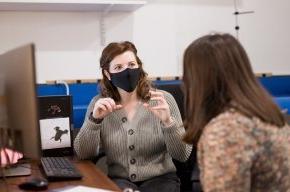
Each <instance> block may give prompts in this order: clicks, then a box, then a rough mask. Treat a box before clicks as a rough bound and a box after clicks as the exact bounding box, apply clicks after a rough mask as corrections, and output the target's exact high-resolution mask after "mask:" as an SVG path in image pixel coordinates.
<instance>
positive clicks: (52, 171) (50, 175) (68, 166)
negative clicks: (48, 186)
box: [40, 157, 82, 181]
mask: <svg viewBox="0 0 290 192" xmlns="http://www.w3.org/2000/svg"><path fill="white" fill-rule="evenodd" d="M40 160H41V165H42V167H43V170H44V174H45V176H46V177H47V179H48V180H49V181H60V180H78V179H81V178H82V175H81V174H80V172H79V171H78V170H77V169H76V167H75V166H74V165H73V164H72V162H71V161H70V160H68V159H67V158H66V157H41V159H40Z"/></svg>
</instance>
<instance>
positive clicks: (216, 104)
mask: <svg viewBox="0 0 290 192" xmlns="http://www.w3.org/2000/svg"><path fill="white" fill-rule="evenodd" d="M183 83H184V96H185V106H186V107H185V119H186V120H185V127H186V128H187V132H186V135H185V137H184V141H185V142H187V143H193V144H197V142H198V140H199V138H200V136H201V134H202V131H203V128H204V127H205V126H206V124H207V123H208V122H209V121H210V120H211V119H212V118H214V117H215V116H217V115H218V114H220V113H221V112H223V111H224V110H225V109H226V108H227V107H230V104H231V103H233V102H234V103H236V105H235V107H236V108H237V110H238V111H239V112H241V113H243V114H244V115H246V116H248V117H258V118H260V119H261V120H262V121H264V122H267V123H270V124H273V125H276V126H278V127H282V126H283V125H285V120H284V117H283V115H282V114H281V112H280V110H279V108H278V106H277V105H276V104H274V102H273V101H272V99H271V96H270V95H269V94H268V93H267V92H266V91H265V90H264V88H262V86H261V85H260V83H259V82H258V80H257V78H256V77H255V75H254V73H253V70H252V68H251V64H250V61H249V58H248V56H247V53H246V52H245V50H244V48H243V47H242V45H241V44H240V43H239V41H238V40H236V39H235V38H234V37H233V36H232V35H230V34H214V35H206V36H203V37H201V38H199V39H197V40H196V41H194V42H193V43H192V44H190V45H189V46H188V47H187V49H186V50H185V53H184V58H183Z"/></svg>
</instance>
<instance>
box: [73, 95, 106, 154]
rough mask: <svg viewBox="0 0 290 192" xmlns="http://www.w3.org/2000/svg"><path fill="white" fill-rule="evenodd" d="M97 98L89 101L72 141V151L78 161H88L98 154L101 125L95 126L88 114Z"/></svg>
mask: <svg viewBox="0 0 290 192" xmlns="http://www.w3.org/2000/svg"><path fill="white" fill-rule="evenodd" d="M99 98H100V97H99V96H96V97H94V98H93V99H92V100H91V102H90V104H89V107H88V109H87V112H86V116H85V121H84V123H83V125H82V127H81V129H80V131H79V133H78V135H77V136H76V138H75V140H74V149H75V152H76V154H77V157H78V158H80V159H89V158H92V157H94V156H96V155H98V153H99V148H100V145H101V138H100V132H101V127H102V123H100V124H96V123H95V122H93V121H91V120H90V119H89V116H90V113H91V112H92V111H93V108H94V105H95V103H96V101H97V100H98V99H99Z"/></svg>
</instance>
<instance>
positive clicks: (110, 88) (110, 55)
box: [100, 41, 151, 102]
mask: <svg viewBox="0 0 290 192" xmlns="http://www.w3.org/2000/svg"><path fill="white" fill-rule="evenodd" d="M126 51H132V52H133V53H134V55H135V57H136V61H137V63H138V66H139V68H140V69H141V73H140V79H139V82H138V84H137V97H138V98H139V99H141V100H143V101H148V100H149V99H150V94H149V90H150V89H151V82H150V81H149V80H148V79H147V76H148V75H147V73H146V72H145V71H144V69H143V63H142V61H141V60H140V58H139V57H138V55H137V49H136V47H135V45H134V44H133V43H131V42H129V41H124V42H113V43H110V44H109V45H107V46H106V47H105V48H104V50H103V52H102V55H101V58H100V67H101V69H102V74H103V79H102V80H101V82H100V86H101V96H102V97H111V98H112V99H114V101H116V102H120V101H121V97H120V94H119V92H118V89H117V87H116V86H114V85H113V84H112V82H111V81H110V80H109V79H108V78H107V76H106V75H105V70H106V71H107V72H109V67H110V63H111V61H112V60H113V59H114V58H115V57H116V56H118V55H120V54H122V53H124V52H126Z"/></svg>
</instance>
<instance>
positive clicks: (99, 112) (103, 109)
mask: <svg viewBox="0 0 290 192" xmlns="http://www.w3.org/2000/svg"><path fill="white" fill-rule="evenodd" d="M121 108H122V105H117V104H116V103H115V101H114V100H113V99H112V98H109V97H107V98H101V99H99V100H98V101H97V102H96V103H95V106H94V109H93V117H94V118H96V119H103V118H104V117H106V116H107V115H108V114H110V113H112V112H113V111H115V110H118V109H121Z"/></svg>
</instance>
